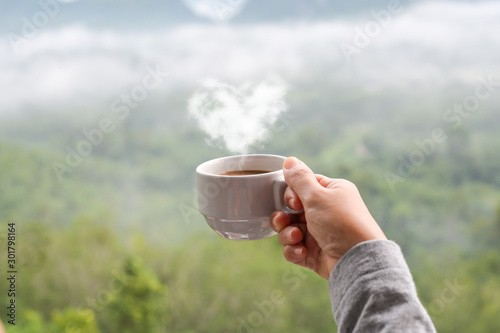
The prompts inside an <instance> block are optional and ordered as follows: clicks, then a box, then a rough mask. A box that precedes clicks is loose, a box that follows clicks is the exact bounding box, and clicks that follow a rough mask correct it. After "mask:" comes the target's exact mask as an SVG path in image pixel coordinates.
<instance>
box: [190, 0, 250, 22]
mask: <svg viewBox="0 0 500 333" xmlns="http://www.w3.org/2000/svg"><path fill="white" fill-rule="evenodd" d="M184 3H185V4H186V5H187V6H188V7H189V8H190V9H191V10H192V11H193V12H194V13H195V14H196V15H198V16H200V17H205V18H208V19H211V20H213V21H219V22H222V21H227V20H229V19H231V18H233V17H234V16H236V15H237V14H238V13H239V12H240V11H241V9H242V8H243V6H245V4H246V3H247V0H184Z"/></svg>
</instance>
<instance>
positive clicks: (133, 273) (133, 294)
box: [109, 257, 166, 333]
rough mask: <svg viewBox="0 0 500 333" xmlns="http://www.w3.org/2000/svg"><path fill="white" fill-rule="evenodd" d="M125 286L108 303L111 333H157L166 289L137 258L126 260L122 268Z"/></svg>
mask: <svg viewBox="0 0 500 333" xmlns="http://www.w3.org/2000/svg"><path fill="white" fill-rule="evenodd" d="M123 273H124V276H125V278H124V280H125V286H124V287H123V289H122V290H121V291H119V292H118V293H116V294H114V295H113V296H112V297H111V300H110V302H109V314H110V316H111V319H112V320H111V322H113V323H115V328H114V329H113V331H114V332H122V333H139V332H140V333H149V332H157V331H158V325H159V321H160V320H159V318H162V317H161V315H160V314H161V308H162V306H161V300H162V299H161V296H163V295H165V293H166V288H165V286H163V285H162V284H161V283H160V281H159V280H158V278H157V277H156V275H155V274H154V273H153V272H152V271H151V270H149V269H147V268H146V267H144V265H143V264H142V262H141V260H140V259H139V258H136V257H129V258H127V259H126V260H125V263H124V265H123Z"/></svg>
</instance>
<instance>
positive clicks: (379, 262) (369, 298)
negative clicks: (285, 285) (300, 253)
mask: <svg viewBox="0 0 500 333" xmlns="http://www.w3.org/2000/svg"><path fill="white" fill-rule="evenodd" d="M329 289H330V298H331V302H332V309H333V313H334V316H335V320H336V322H337V325H338V327H339V332H341V333H343V332H435V331H436V330H435V328H434V325H433V324H432V321H431V319H430V317H429V315H428V314H427V312H426V311H425V309H424V307H423V306H422V304H421V303H420V300H419V299H418V296H417V292H416V288H415V283H414V282H413V279H412V276H411V273H410V270H409V268H408V266H407V264H406V262H405V260H404V258H403V255H402V253H401V250H400V248H399V246H398V245H397V244H396V243H394V242H391V241H385V240H376V241H369V242H364V243H361V244H358V245H357V246H355V247H353V248H352V249H351V250H349V252H347V253H346V254H345V255H344V256H343V257H342V258H341V260H340V261H339V262H338V264H337V265H336V266H335V268H334V269H333V271H332V273H331V275H330V279H329Z"/></svg>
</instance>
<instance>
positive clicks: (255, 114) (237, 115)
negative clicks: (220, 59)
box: [188, 76, 288, 154]
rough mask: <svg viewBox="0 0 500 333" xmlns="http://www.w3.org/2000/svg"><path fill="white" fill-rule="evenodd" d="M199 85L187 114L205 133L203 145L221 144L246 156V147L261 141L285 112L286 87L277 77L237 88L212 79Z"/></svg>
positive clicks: (247, 83) (248, 83)
mask: <svg viewBox="0 0 500 333" xmlns="http://www.w3.org/2000/svg"><path fill="white" fill-rule="evenodd" d="M201 84H202V86H203V88H202V89H200V90H198V91H197V92H195V93H194V94H193V96H191V98H190V99H189V102H188V111H189V114H190V116H191V117H192V118H194V119H195V120H196V121H197V122H198V124H199V126H200V128H201V129H202V130H203V131H205V132H206V133H207V134H208V139H207V143H209V144H211V145H217V146H221V145H225V147H226V148H227V149H228V150H229V151H231V152H233V153H242V154H244V153H248V151H249V148H250V147H252V146H255V145H256V144H257V143H258V142H261V141H263V140H265V139H266V138H267V137H268V134H269V129H270V128H271V127H272V126H273V125H274V123H275V122H276V120H278V118H279V117H280V115H281V114H283V113H284V112H286V110H287V104H286V102H285V100H284V98H285V95H286V93H287V90H288V85H287V84H286V83H285V82H284V81H283V80H282V79H281V78H279V77H277V76H269V77H268V78H266V79H265V80H263V81H262V82H260V83H259V84H256V85H253V84H252V83H251V82H246V83H244V84H242V85H241V86H239V87H233V86H230V85H228V84H225V83H222V82H219V81H217V80H215V79H205V80H202V81H201Z"/></svg>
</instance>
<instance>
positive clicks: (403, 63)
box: [0, 1, 500, 121]
mask: <svg viewBox="0 0 500 333" xmlns="http://www.w3.org/2000/svg"><path fill="white" fill-rule="evenodd" d="M235 3H237V2H235ZM68 5H70V4H61V5H60V6H61V8H60V11H61V12H60V13H59V14H58V15H63V12H62V11H63V9H64V7H63V6H68ZM244 10H245V7H243V8H242V9H241V11H244ZM376 11H378V13H379V14H378V18H377V15H375V14H373V12H372V13H370V12H367V13H365V15H357V16H352V17H350V16H344V17H337V18H332V19H329V20H326V19H323V18H321V19H311V18H308V19H304V20H301V19H296V20H286V21H279V22H255V23H249V24H232V23H231V19H233V18H232V17H231V15H227V17H225V18H224V19H223V20H222V22H221V20H219V21H218V20H217V19H214V20H213V21H210V20H206V21H205V22H201V23H192V22H188V23H185V24H177V25H175V26H168V27H167V26H166V27H164V28H162V29H154V30H137V31H134V30H127V29H111V28H110V29H107V28H102V27H99V28H96V27H91V26H87V25H84V24H78V23H75V24H71V23H69V24H65V25H63V26H56V27H52V25H51V24H50V19H49V21H48V23H47V24H46V25H45V26H42V27H40V28H39V29H37V32H36V34H34V36H32V37H30V38H25V37H23V36H22V35H20V34H17V35H18V36H21V37H22V38H23V39H22V40H23V42H22V43H17V44H16V43H13V42H12V38H13V37H12V35H8V34H7V35H5V37H6V38H2V39H1V40H0V73H2V75H1V76H0V91H1V92H2V93H1V94H0V121H1V118H2V116H5V115H13V114H16V112H19V111H24V112H25V111H27V110H28V111H37V110H40V109H42V110H47V109H51V108H62V109H66V110H68V111H67V112H74V111H71V110H74V109H80V110H81V109H85V108H96V107H97V108H101V107H102V108H109V104H110V103H111V102H112V101H113V99H114V98H116V96H120V95H121V94H123V93H127V92H130V90H131V89H132V88H133V87H134V86H136V85H140V84H141V82H142V80H144V77H145V76H146V75H147V73H148V68H149V69H151V68H153V69H158V70H161V71H163V72H167V73H168V78H167V79H165V82H163V84H161V85H159V86H158V87H157V88H156V89H155V90H154V92H151V93H154V94H164V93H166V92H171V91H175V90H176V89H185V90H187V91H192V92H194V91H195V90H196V89H197V88H199V86H200V80H204V79H207V78H213V79H217V80H220V81H222V82H227V83H229V84H233V85H241V84H243V83H244V82H246V81H248V80H254V81H260V80H263V79H264V78H265V77H267V76H268V75H279V76H280V77H282V78H283V79H284V80H285V81H286V82H287V83H289V84H290V85H292V86H293V85H294V84H299V82H304V81H307V80H308V79H310V80H314V77H317V76H321V78H322V79H325V80H327V81H332V82H337V83H338V82H346V83H353V84H356V85H358V86H359V87H360V89H374V90H377V89H385V88H398V87H402V86H403V87H412V88H418V87H425V86H437V87H439V86H443V85H447V84H450V83H453V82H457V83H465V84H471V85H473V84H474V83H476V82H477V80H478V77H480V76H486V75H488V74H492V73H493V74H500V63H499V62H498V59H500V41H499V40H498V37H497V35H496V33H494V32H496V31H500V2H497V1H492V2H481V3H457V2H434V1H433V2H422V3H417V4H416V5H414V6H409V5H406V4H405V5H400V6H399V7H398V8H397V10H394V11H393V12H391V11H390V9H389V8H388V7H387V8H383V7H382V8H377V9H376ZM380 11H385V12H386V13H389V16H387V15H386V16H384V15H383V14H380ZM196 14H200V13H199V10H198V12H196V11H193V15H196ZM233 15H239V14H238V12H235V13H233ZM241 15H242V14H241ZM380 17H382V18H380ZM17 32H20V31H17ZM361 35H364V37H362V36H361ZM360 36H361V37H360ZM16 51H17V52H16ZM186 103H187V101H186Z"/></svg>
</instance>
